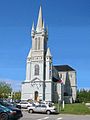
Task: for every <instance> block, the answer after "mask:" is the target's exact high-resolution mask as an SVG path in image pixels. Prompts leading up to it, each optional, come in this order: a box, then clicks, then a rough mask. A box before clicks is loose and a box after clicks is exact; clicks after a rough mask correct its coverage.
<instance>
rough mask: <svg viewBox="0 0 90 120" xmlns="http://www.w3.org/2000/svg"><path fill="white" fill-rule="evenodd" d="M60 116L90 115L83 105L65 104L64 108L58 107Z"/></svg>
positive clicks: (89, 110)
mask: <svg viewBox="0 0 90 120" xmlns="http://www.w3.org/2000/svg"><path fill="white" fill-rule="evenodd" d="M60 113H62V114H77V115H86V114H89V115H90V109H89V108H88V107H87V106H85V104H80V103H79V104H65V108H64V109H62V107H60Z"/></svg>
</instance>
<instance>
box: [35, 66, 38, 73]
mask: <svg viewBox="0 0 90 120" xmlns="http://www.w3.org/2000/svg"><path fill="white" fill-rule="evenodd" d="M35 75H39V65H35Z"/></svg>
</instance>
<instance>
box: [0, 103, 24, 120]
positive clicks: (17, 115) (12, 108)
mask: <svg viewBox="0 0 90 120" xmlns="http://www.w3.org/2000/svg"><path fill="white" fill-rule="evenodd" d="M0 105H2V106H4V107H6V108H8V109H10V110H11V111H13V112H15V114H14V119H18V118H20V117H22V116H23V114H22V111H21V110H20V109H18V108H16V107H14V106H13V105H11V104H9V103H7V102H1V101H0Z"/></svg>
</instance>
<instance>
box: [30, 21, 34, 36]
mask: <svg viewBox="0 0 90 120" xmlns="http://www.w3.org/2000/svg"><path fill="white" fill-rule="evenodd" d="M34 34H35V30H34V22H33V24H32V30H31V36H32V37H34Z"/></svg>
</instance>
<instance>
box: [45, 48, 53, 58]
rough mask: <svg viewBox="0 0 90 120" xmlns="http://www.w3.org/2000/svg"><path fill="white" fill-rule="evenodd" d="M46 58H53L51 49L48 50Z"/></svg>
mask: <svg viewBox="0 0 90 120" xmlns="http://www.w3.org/2000/svg"><path fill="white" fill-rule="evenodd" d="M46 56H48V57H52V55H51V52H50V49H49V48H48V49H47V53H46Z"/></svg>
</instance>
